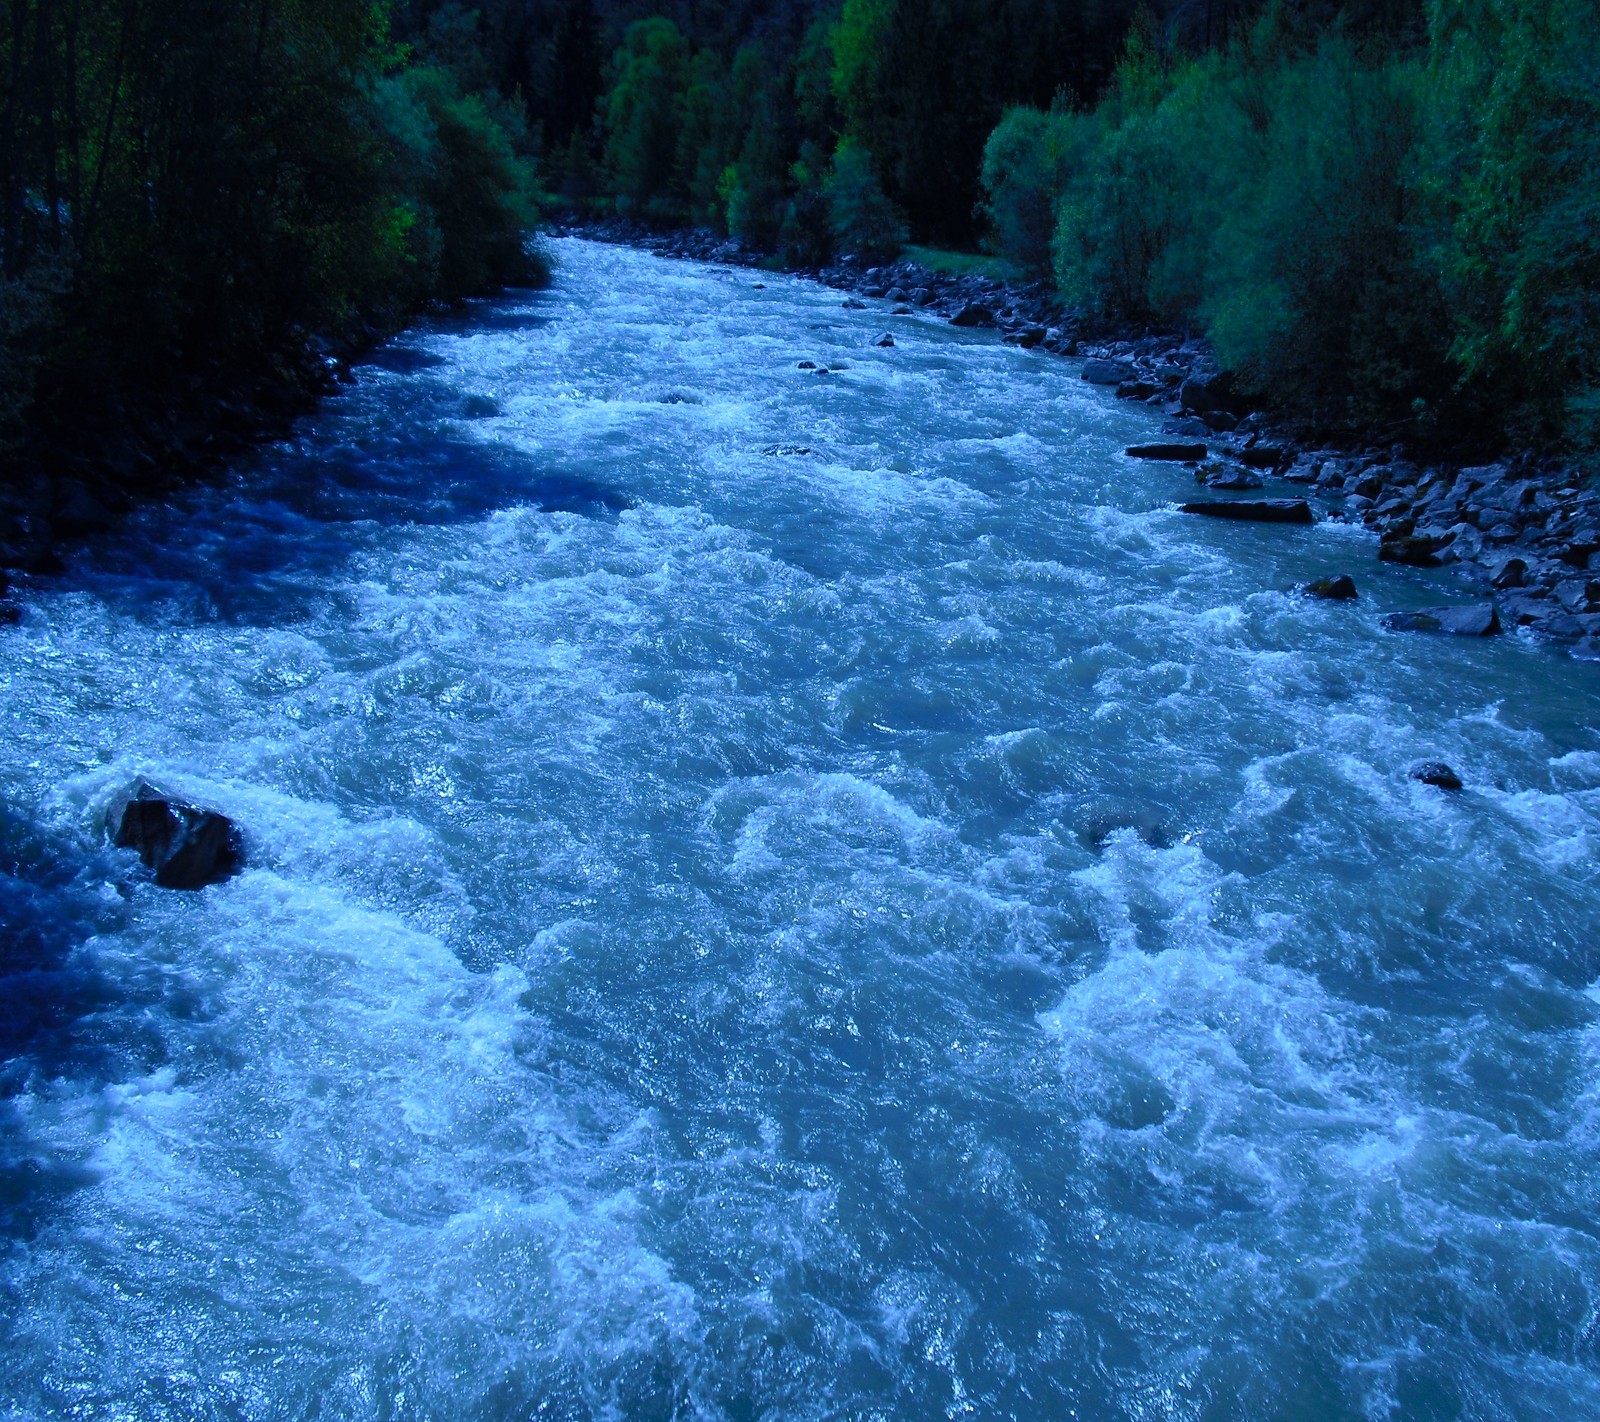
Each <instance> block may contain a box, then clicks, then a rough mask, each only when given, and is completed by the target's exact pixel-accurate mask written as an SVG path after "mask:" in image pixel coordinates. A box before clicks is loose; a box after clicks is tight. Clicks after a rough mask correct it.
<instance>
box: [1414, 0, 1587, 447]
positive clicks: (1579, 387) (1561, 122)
mask: <svg viewBox="0 0 1600 1422" xmlns="http://www.w3.org/2000/svg"><path fill="white" fill-rule="evenodd" d="M1597 36H1600V5H1597V4H1596V3H1595V0H1438V3H1437V4H1436V5H1435V7H1434V9H1433V12H1432V15H1431V39H1432V44H1431V52H1430V63H1429V68H1428V74H1427V79H1428V83H1429V91H1428V92H1429V99H1430V100H1431V106H1432V117H1433V125H1432V131H1431V139H1432V143H1431V149H1430V158H1431V160H1432V161H1431V167H1430V175H1429V176H1430V195H1431V197H1432V199H1433V202H1434V204H1435V206H1436V208H1437V210H1438V211H1439V212H1440V214H1441V215H1442V218H1443V222H1444V225H1445V230H1444V235H1443V236H1442V238H1441V241H1440V244H1439V259H1440V267H1441V270H1442V274H1443V278H1444V281H1445V284H1446V289H1447V291H1448V293H1449V300H1450V307H1451V310H1452V312H1453V313H1454V317H1455V341H1454V345H1453V347H1452V353H1453V355H1454V357H1455V359H1456V360H1457V361H1458V362H1459V364H1460V366H1461V368H1462V370H1463V372H1464V374H1465V377H1466V378H1467V379H1468V380H1469V381H1472V382H1474V383H1476V384H1477V385H1479V386H1481V387H1484V388H1492V389H1494V390H1496V391H1497V392H1499V393H1500V394H1501V396H1502V397H1503V396H1505V395H1507V394H1510V395H1514V396H1516V397H1518V398H1519V399H1520V401H1521V402H1522V404H1523V407H1524V409H1525V411H1526V414H1527V419H1528V421H1529V424H1530V427H1531V428H1532V429H1540V428H1546V429H1548V428H1554V427H1564V428H1565V431H1566V433H1567V435H1568V437H1569V438H1570V439H1571V441H1572V442H1573V443H1574V444H1575V445H1576V446H1578V447H1580V448H1583V449H1586V450H1589V451H1597V452H1600V183H1597V181H1596V174H1597V173H1600V48H1597V46H1596V38H1597Z"/></svg>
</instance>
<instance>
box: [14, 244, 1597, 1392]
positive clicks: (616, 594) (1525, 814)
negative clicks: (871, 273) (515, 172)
mask: <svg viewBox="0 0 1600 1422" xmlns="http://www.w3.org/2000/svg"><path fill="white" fill-rule="evenodd" d="M552 247H553V249H554V251H555V254H556V260H557V262H558V269H557V276H556V280H555V283H554V285H553V287H552V288H551V289H550V290H548V291H544V292H538V293H520V294H513V295H512V296H509V297H507V298H505V299H503V300H499V301H496V302H487V303H480V304H477V305H475V306H473V307H471V308H470V309H468V310H466V311H465V312H463V313H460V314H455V315H452V316H449V317H445V318H440V319H436V320H434V321H432V322H429V323H426V324H424V325H422V326H419V327H418V328H416V329H415V330H413V331H411V332H409V333H407V334H406V335H405V336H403V337H401V338H399V339H398V340H396V341H394V342H393V343H392V344H390V345H389V346H388V347H386V348H384V349H382V350H381V351H379V352H377V353H375V355H374V356H373V358H372V359H370V360H369V361H368V362H367V363H365V364H364V365H362V366H361V367H360V368H359V369H358V371H357V379H356V381H355V383H354V384H353V385H352V386H351V387H350V388H349V389H348V390H347V391H346V392H345V393H343V394H341V395H340V396H338V397H337V398H335V399H333V400H331V401H329V402H328V404H327V405H326V406H325V407H324V409H323V410H322V411H321V412H320V413H319V414H317V415H316V416H315V417H313V418H311V419H309V420H307V421H305V422H304V423H303V424H302V425H301V426H300V427H299V429H298V431H297V434H296V437H295V438H294V439H293V440H292V441H291V442H289V443H286V444H282V445H278V446H274V447H272V448H270V449H265V450H263V451H260V452H259V453H258V454H256V455H254V456H252V457H251V458H249V459H247V460H245V461H243V462H242V463H241V464H240V466H239V467H238V468H236V469H234V470H232V471H230V472H229V473H228V475H227V477H226V478H225V479H223V480H221V481H219V482H218V483H217V484H215V485H213V486H208V487H203V488H195V489H191V490H188V491H186V492H184V493H183V494H182V495H180V496H178V497H176V498H175V499H174V500H172V501H171V502H170V503H169V504H168V505H165V506H163V507H159V508H152V509H148V510H146V511H144V512H143V513H142V514H140V515H139V516H137V517H136V518H135V519H134V520H133V521H132V522H131V523H130V524H129V525H128V526H127V527H126V528H124V529H123V530H121V531H119V532H118V533H117V534H116V535H114V536H110V537H107V538H105V539H103V540H101V542H100V543H99V544H97V545H96V546H95V547H93V548H91V549H88V550H86V551H85V552H84V553H83V554H82V555H80V556H78V557H76V558H75V559H74V560H73V561H72V563H71V565H70V567H69V571H68V574H67V575H66V576H65V577H64V578H61V579H58V580H55V581H53V582H52V583H50V584H49V585H48V586H44V585H41V586H39V587H36V588H34V589H32V590H30V591H28V592H27V593H25V594H24V603H25V611H24V617H23V621H22V624H21V625H20V626H18V627H15V628H8V629H0V688H3V690H0V717H3V735H0V805H3V811H0V870H3V874H0V895H3V900H0V902H3V905H4V912H5V922H6V923H7V925H8V928H7V934H8V938H9V940H10V947H9V948H8V949H7V950H6V952H7V955H8V956H7V959H6V966H7V968H8V971H9V974H10V976H8V977H7V978H6V979H5V985H4V991H5V994H6V1002H5V1005H4V1008H3V1010H0V1045H3V1046H4V1047H5V1053H4V1055H5V1064H4V1066H3V1068H0V1087H3V1095H0V1205H3V1219H4V1236H3V1244H0V1338H3V1339H4V1346H3V1351H0V1416H3V1417H4V1418H6V1419H24V1418H28V1419H32V1418H68V1417H71V1418H107V1419H110V1418H116V1419H200V1418H205V1419H212V1418H217V1419H224V1418H226V1419H251V1422H255V1419H290V1418H295V1419H299V1418H326V1419H335V1418H338V1419H346V1418H349V1419H367V1418H372V1419H379V1418H382V1419H403V1418H404V1419H411V1418H415V1419H531V1418H551V1419H569V1418H570V1419H579V1418H584V1419H588V1418H596V1419H602V1418H603V1419H616V1420H617V1422H623V1419H627V1420H628V1422H638V1419H668V1418H672V1419H727V1420H728V1422H734V1419H756V1418H768V1419H784V1422H796V1420H797V1419H819V1422H820V1419H880V1420H881V1422H889V1420H890V1419H895V1422H898V1419H932V1418H938V1417H946V1418H952V1419H955V1418H962V1417H972V1418H1017V1419H1034V1420H1035V1422H1037V1420H1038V1419H1043V1420H1044V1422H1057V1420H1058V1419H1072V1418H1081V1419H1087V1420H1088V1422H1097V1419H1140V1422H1150V1420H1151V1419H1169V1418H1171V1419H1191V1418H1192V1419H1233V1418H1251V1419H1295V1422H1321V1419H1328V1420H1329V1422H1331V1420H1332V1419H1356V1418H1362V1419H1365V1418H1372V1419H1378V1418H1404V1419H1407V1422H1413V1419H1446V1418H1449V1419H1458V1418H1459V1419H1468V1418H1470V1419H1491V1418H1495V1419H1498V1418H1519V1419H1521V1418H1552V1419H1574V1418H1578V1417H1583V1416H1600V998H1597V992H1596V986H1595V984H1596V979H1597V977H1600V932H1597V930H1600V880H1597V872H1596V871H1597V863H1600V731H1597V729H1596V725H1595V721H1596V717H1595V709H1596V704H1597V702H1596V694H1597V691H1600V681H1597V679H1596V678H1597V675H1600V673H1597V671H1596V669H1595V668H1594V667H1590V666H1584V665H1580V664H1577V663H1574V662H1571V661H1569V660H1566V659H1564V658H1562V657H1560V656H1558V655H1556V654H1554V653H1552V652H1550V651H1548V650H1543V649H1540V648H1538V647H1535V646H1532V645H1530V644H1528V643H1526V642H1524V641H1522V640H1519V639H1517V638H1514V637H1502V638H1495V639H1487V640H1483V641H1472V640H1467V639H1448V638H1447V639H1437V638H1427V637H1423V636H1418V635H1408V634H1395V633H1390V632H1385V631H1383V630H1382V629H1381V628H1380V626H1379V618H1380V614H1381V613H1383V612H1386V611H1391V610H1394V609H1396V608H1405V607H1415V606H1422V605H1426V604H1428V603H1430V602H1438V601H1440V600H1443V599H1446V598H1448V597H1449V596H1451V589H1452V586H1453V585H1452V583H1451V581H1450V578H1449V575H1448V574H1447V573H1442V572H1441V573H1439V574H1425V573H1417V572H1413V571H1407V570H1399V569H1392V568H1388V567H1385V566H1382V565H1379V564H1378V563H1377V561H1376V559H1375V549H1374V545H1373V542H1372V536H1371V535H1369V534H1367V533H1365V532H1363V531H1360V530H1358V529H1354V528H1350V527H1346V526H1341V525H1338V524H1331V523H1329V524H1319V525H1318V526H1317V527H1315V528H1312V529H1292V528H1271V527H1260V526H1253V525H1245V524H1233V523H1220V522H1213V521H1211V520H1205V519H1194V518H1191V517H1187V516H1185V515H1182V514H1180V513H1177V512H1175V511H1173V510H1172V508H1171V505H1172V503H1173V501H1174V500H1176V499H1178V498H1180V497H1182V496H1185V495H1189V496H1192V494H1191V493H1190V491H1192V489H1193V487H1194V486H1193V482H1192V480H1191V479H1190V478H1189V477H1188V476H1187V475H1186V474H1185V473H1184V472H1183V471H1182V470H1181V469H1174V468H1171V467H1167V466H1160V465H1146V464H1139V463H1136V462H1134V461H1130V460H1128V459H1127V458H1125V457H1124V456H1123V455H1122V453H1121V450H1122V448H1123V447H1124V446H1125V445H1128V444H1131V443H1136V442H1139V441H1140V440H1143V439H1149V438H1150V437H1152V435H1153V434H1154V432H1155V430H1156V428H1157V426H1156V423H1155V421H1154V420H1153V419H1152V417H1151V415H1150V413H1149V412H1148V411H1147V410H1145V409H1143V408H1133V407H1130V406H1128V405H1125V404H1119V403H1118V402H1116V401H1115V400H1114V399H1113V398H1112V397H1111V395H1110V393H1109V392H1107V391H1104V390H1101V389H1096V388H1092V387H1089V386H1086V385H1084V384H1083V383H1082V382H1081V381H1079V380H1078V379H1077V375H1076V369H1075V364H1074V363H1073V362H1069V361H1062V360H1058V359H1054V358H1051V357H1047V356H1045V355H1043V354H1040V353H1029V352H1023V351H1021V350H1018V349H1016V348H1013V347H1007V346H1004V345H1002V344H1001V343H1000V342H999V341H998V340H997V339H996V338H995V337H994V335H993V334H986V333H982V332H977V333H973V332H962V331H956V330H953V329H951V328H950V327H949V326H947V325H945V324H943V323H940V322H938V321H936V320H934V319H931V318H923V317H920V316H918V317H900V318H891V317H890V316H889V315H888V309H887V307H886V306H880V307H879V308H878V309H876V310H868V311H851V310H845V309H842V308H841V305H840V298H839V295H838V293H835V292H830V291H827V290H825V289H823V288H821V287H818V286H815V285H813V284H809V283H806V282H803V281H799V280H794V279H791V278H787V277H783V276H761V275H760V274H757V273H752V272H750V271H743V270H728V269H718V268H713V267H707V266H701V265H696V264H692V263H683V262H676V263H675V262H670V261H667V260H664V259H661V258H657V257H653V256H650V255H646V254H642V253H640V252H636V251H632V250H628V249H624V248H618V247H606V246H600V245H594V244H588V243H585V242H582V241H578V240H575V239H566V240H561V241H559V242H555V243H552ZM885 330H892V331H893V333H894V335H895V339H896V342H897V344H896V345H895V346H894V347H893V348H892V349H886V348H879V347H877V346H875V345H874V341H875V339H876V338H877V337H878V335H879V334H880V333H881V332H883V331H885ZM807 359H809V360H812V361H816V362H819V363H827V364H830V365H833V366H835V369H834V371H833V372H831V373H828V374H821V375H819V374H815V373H813V372H811V371H807V370H802V369H800V368H799V367H798V363H799V362H800V361H802V360H807ZM839 367H844V368H842V369H841V368H839ZM1342 571H1351V572H1353V573H1354V574H1355V575H1356V577H1357V580H1358V583H1359V585H1360V587H1361V591H1362V594H1363V595H1362V598H1361V600H1360V601H1358V602H1357V603H1354V604H1329V603H1321V602H1316V601H1312V600H1309V599H1304V598H1300V597H1297V596H1294V595H1292V594H1291V593H1289V592H1288V589H1290V588H1291V587H1292V585H1293V584H1295V583H1296V582H1299V581H1302V580H1304V579H1306V578H1310V577H1314V576H1318V575H1321V574H1325V573H1332V572H1342ZM1430 579H1431V580H1432V581H1431V582H1430ZM1422 758H1438V759H1443V760H1445V761H1447V762H1449V763H1450V764H1451V765H1453V766H1454V767H1455V768H1456V769H1457V770H1458V771H1459V772H1460V773H1461V775H1462V777H1463V779H1464V780H1465V781H1466V789H1465V790H1464V791H1462V792H1461V793H1459V794H1456V795H1450V794H1447V793H1445V792H1443V791H1440V790H1437V789H1434V788H1432V787H1429V786H1426V785H1422V784H1419V783H1417V782H1415V781H1413V780H1411V779H1409V778H1408V777H1407V774H1406V771H1407V767H1408V766H1410V765H1411V764H1412V763H1413V762H1414V761H1416V760H1419V759H1422ZM141 774H143V775H147V776H149V777H151V778H152V779H155V780H157V781H158V782H159V783H161V784H162V785H164V786H167V787H170V788H172V789H173V790H175V791H178V792H181V793H184V794H186V795H189V796H191V797H193V798H196V799H199V800H201V801H203V802H205V803H207V804H211V805H214V806H216V807H217V808H219V809H221V810H223V811H224V812H226V813H227V814H229V815H231V816H232V817H234V818H235V819H236V820H237V822H238V823H239V824H240V825H241V827H242V830H243V833H244V834H245V836H246V841H247V845H248V853H249V867H248V868H247V869H246V871H245V872H244V873H243V874H242V875H240V876H239V877H238V878H236V879H234V880H232V881H230V882H228V883H226V884H223V885H219V886H217V887H214V888H211V889H207V890H204V891H202V892H200V893H174V892H169V891H165V890H162V889H159V888H156V887H155V886H154V885H153V884H152V883H151V882H150V881H149V880H148V878H147V877H145V876H143V874H142V873H141V871H139V869H138V866H137V864H136V861H134V860H133V857H132V856H131V855H130V854H127V853H125V852H119V851H114V850H111V849H109V848H107V847H106V842H105V829H104V824H105V816H106V813H107V809H108V807H109V806H111V805H112V804H113V803H114V802H115V800H116V798H117V796H118V795H119V794H121V793H124V792H125V791H126V789H127V787H128V786H129V785H130V783H131V782H132V781H133V779H134V778H135V777H136V776H138V775H141Z"/></svg>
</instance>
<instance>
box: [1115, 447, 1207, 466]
mask: <svg viewBox="0 0 1600 1422" xmlns="http://www.w3.org/2000/svg"><path fill="white" fill-rule="evenodd" d="M1123 453H1125V454H1126V455H1127V456H1128V457H1129V458H1130V459H1174V460H1177V461H1178V462H1179V463H1181V464H1198V463H1199V462H1200V461H1201V460H1202V459H1204V458H1205V457H1206V447H1205V445H1203V444H1133V445H1129V446H1128V448H1127V449H1126V450H1124V451H1123Z"/></svg>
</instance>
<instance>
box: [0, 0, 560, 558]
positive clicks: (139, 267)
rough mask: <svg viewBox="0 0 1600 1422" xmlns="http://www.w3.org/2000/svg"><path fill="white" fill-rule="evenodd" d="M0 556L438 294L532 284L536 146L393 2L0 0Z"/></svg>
mask: <svg viewBox="0 0 1600 1422" xmlns="http://www.w3.org/2000/svg"><path fill="white" fill-rule="evenodd" d="M0 8H3V10H4V12H5V13H4V15H3V23H0V74H4V75H5V77H6V81H5V86H4V92H3V97H0V445H3V446H4V449H5V453H6V456H7V468H8V474H9V476H10V477H9V478H8V479H7V480H5V481H4V485H5V487H4V489H3V490H0V500H3V506H0V515H3V516H4V517H5V526H4V527H3V528H0V545H4V546H0V553H3V554H5V555H6V558H7V559H8V560H9V561H11V562H12V563H14V564H15V563H19V562H21V563H26V562H27V561H28V560H29V558H30V557H35V558H48V556H49V554H48V543H49V539H48V533H49V531H50V530H51V529H53V528H54V529H57V530H58V531H60V530H66V531H71V530H72V529H73V528H75V527H77V526H80V525H84V524H90V523H93V522H95V521H96V520H97V519H98V518H101V517H104V516H105V514H106V512H107V507H108V505H109V506H111V507H113V508H114V507H115V506H116V505H117V504H118V503H119V502H125V501H126V500H128V499H130V498H131V497H133V496H134V495H135V494H136V493H137V492H138V491H139V490H140V489H141V488H143V487H146V486H148V485H150V484H151V483H152V482H159V480H160V479H161V478H162V477H163V476H164V474H165V472H166V471H167V470H168V469H169V468H170V467H171V466H173V465H174V464H176V465H179V466H182V465H185V464H189V463H192V462H194V461H196V460H203V459H204V458H206V457H208V456H210V455H214V454H216V453H218V452H224V451H226V450H227V449H228V448H229V447H231V446H232V445H233V444H235V443H236V442H237V440H238V439H239V438H241V437H244V436H248V435H249V434H251V433H253V432H254V431H255V430H256V429H257V428H258V427H259V426H260V425H261V423H262V422H263V421H271V420H272V419H274V418H278V417H281V416H283V415H284V414H286V413H288V412H289V411H292V410H293V409H296V408H298V407H299V406H300V405H301V404H303V402H304V401H305V400H306V399H307V398H309V397H310V396H311V395H312V394H313V393H314V392H315V391H316V390H317V389H318V388H320V386H321V385H322V384H323V383H324V382H325V381H326V379H327V378H328V364H327V360H328V356H329V354H330V352H333V351H336V350H337V349H339V348H341V347H349V346H351V345H353V344H358V343H359V342H360V341H361V340H362V339H363V338H365V337H367V336H369V335H370V334H371V333H372V332H373V331H374V330H375V329H381V328H384V327H388V326H392V325H394V324H397V323H399V322H401V321H403V320H405V319H406V317H407V316H408V315H409V314H410V313H411V312H413V311H414V310H416V309H417V307H418V306H419V305H420V304H421V303H423V302H425V301H428V300H431V299H436V298H443V299H452V298H456V297H460V296H463V295H466V294H469V293H471V292H474V291H479V290H482V289H484V288H485V287H488V286H491V285H493V284H495V283H500V282H505V281H521V280H530V279H533V278H535V277H537V275H538V271H537V266H536V264H535V263H534V262H533V261H532V260H531V259H530V258H529V257H528V256H527V254H526V253H525V250H524V233H525V229H526V228H527V226H528V225H529V224H530V223H531V221H532V220H533V216H534V204H535V198H536V193H535V189H534V183H533V171H532V168H531V166H530V164H529V161H528V153H527V144H526V132H525V130H524V129H523V128H522V127H521V126H520V121H519V119H518V117H517V115H516V113H515V111H514V110H512V109H510V108H508V106H507V105H506V104H505V103H504V102H503V101H502V100H501V99H500V98H499V96H498V95H497V94H496V93H494V92H492V91H489V92H483V91H477V90H474V89H473V88H472V87H471V84H470V79H469V78H468V77H467V76H464V74H463V73H462V72H461V70H460V68H459V67H457V66H456V65H453V64H452V62H451V61H450V57H449V55H448V54H447V53H446V52H445V50H444V47H443V46H442V45H441V44H440V43H439V42H438V41H439V36H438V35H437V34H435V33H433V32H432V31H430V30H428V29H426V28H425V29H423V30H422V31H420V32H419V33H417V34H415V35H413V36H412V37H411V38H412V40H413V41H414V42H413V43H409V44H402V43H400V42H399V41H398V40H397V38H396V34H395V32H394V30H393V29H392V27H391V24H390V15H389V11H388V7H387V5H386V4H384V3H381V0H260V3H257V4H252V5H248V6H246V5H241V4H236V3H231V0H225V3H215V0H139V3H135V0H73V3H71V4H61V3H50V0H5V3H4V5H3V7H0Z"/></svg>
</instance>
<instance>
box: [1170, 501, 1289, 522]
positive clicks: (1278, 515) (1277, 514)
mask: <svg viewBox="0 0 1600 1422" xmlns="http://www.w3.org/2000/svg"><path fill="white" fill-rule="evenodd" d="M1178 511H1179V512H1180V513H1188V514H1204V515H1205V516H1206V517H1207V518H1236V519H1244V520H1246V521H1247V522H1250V523H1315V522H1316V519H1315V518H1313V517H1312V513H1311V505H1310V504H1308V503H1307V502H1306V501H1305V500H1304V499H1202V500H1199V501H1198V502H1195V503H1192V504H1179V505H1178Z"/></svg>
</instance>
